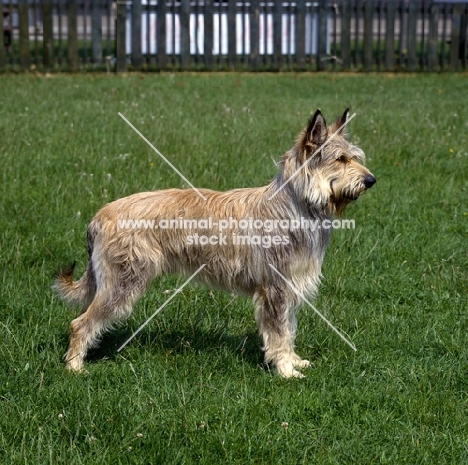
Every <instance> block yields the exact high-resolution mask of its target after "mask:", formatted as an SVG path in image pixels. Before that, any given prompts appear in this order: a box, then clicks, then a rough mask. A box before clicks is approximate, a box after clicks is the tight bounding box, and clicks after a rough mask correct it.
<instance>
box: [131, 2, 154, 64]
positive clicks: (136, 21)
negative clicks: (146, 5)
mask: <svg viewBox="0 0 468 465" xmlns="http://www.w3.org/2000/svg"><path fill="white" fill-rule="evenodd" d="M158 3H160V2H158ZM141 13H142V9H141V0H132V20H131V21H132V66H134V67H135V68H141V66H142V64H143V55H142V52H141ZM158 47H159V42H158Z"/></svg>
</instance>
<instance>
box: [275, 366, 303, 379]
mask: <svg viewBox="0 0 468 465" xmlns="http://www.w3.org/2000/svg"><path fill="white" fill-rule="evenodd" d="M276 369H277V371H278V374H279V375H281V376H282V377H283V378H304V375H303V374H302V373H301V372H300V371H297V370H295V369H294V365H293V364H292V363H283V364H281V365H277V367H276Z"/></svg>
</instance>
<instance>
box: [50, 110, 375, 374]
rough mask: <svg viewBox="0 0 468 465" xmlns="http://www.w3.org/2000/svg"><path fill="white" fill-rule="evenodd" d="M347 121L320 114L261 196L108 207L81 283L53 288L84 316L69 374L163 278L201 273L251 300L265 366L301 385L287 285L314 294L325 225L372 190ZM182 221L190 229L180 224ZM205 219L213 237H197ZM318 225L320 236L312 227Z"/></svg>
mask: <svg viewBox="0 0 468 465" xmlns="http://www.w3.org/2000/svg"><path fill="white" fill-rule="evenodd" d="M348 117H349V110H346V111H345V112H344V114H343V115H342V116H341V117H340V118H338V120H337V121H336V122H335V123H333V124H332V125H331V126H330V127H328V128H327V125H326V122H325V119H324V117H323V116H322V114H321V112H320V110H317V111H316V112H315V114H314V115H313V116H312V117H311V118H310V120H309V122H308V125H307V127H306V129H305V130H304V131H303V132H302V133H301V134H300V135H299V138H298V140H297V142H296V144H295V145H294V147H293V148H292V149H291V150H289V151H288V152H286V154H285V155H284V156H283V159H282V161H281V165H280V171H279V173H278V175H277V176H276V178H275V179H274V180H273V181H272V182H270V183H269V184H268V185H266V186H264V187H257V188H249V189H234V190H231V191H228V192H216V191H212V190H208V189H201V190H200V191H199V192H200V193H201V194H203V197H204V198H202V196H200V195H199V194H198V193H197V192H195V191H194V190H191V189H190V190H179V189H168V190H163V191H155V192H144V193H140V194H135V195H131V196H130V197H125V198H123V199H120V200H116V201H115V202H112V203H109V204H108V205H106V206H105V207H104V208H102V209H101V210H100V211H99V212H98V213H97V214H96V216H95V217H94V218H93V220H92V221H91V224H90V225H89V228H88V252H89V257H90V259H89V262H88V266H87V269H86V272H85V274H84V275H83V276H82V277H81V279H80V280H78V281H76V282H74V281H73V269H69V270H66V271H64V272H62V273H61V274H60V275H59V276H58V278H57V282H56V284H55V288H56V290H57V291H58V294H59V295H60V297H62V298H63V299H64V300H66V301H68V302H70V303H72V304H76V305H80V306H81V307H82V312H81V315H80V316H79V317H78V318H76V319H75V320H73V321H72V323H71V327H70V330H71V339H70V346H69V349H68V352H67V353H66V355H65V359H66V362H67V368H68V369H70V370H76V371H79V370H81V369H82V368H83V365H84V358H85V356H86V352H87V350H88V349H89V348H90V347H91V346H92V345H93V344H94V343H96V342H97V340H98V338H99V336H100V334H102V333H103V332H104V331H105V330H107V329H109V328H110V327H111V326H112V324H113V323H115V322H116V321H117V320H119V319H121V318H125V317H128V316H129V315H130V314H131V311H132V307H133V305H134V304H135V302H136V301H137V300H138V298H139V297H140V296H141V295H142V294H143V292H144V291H145V290H146V288H147V287H148V286H149V284H150V283H151V281H152V280H153V279H154V278H155V277H156V276H158V275H161V274H168V273H182V274H185V275H190V274H192V273H194V272H195V271H196V270H198V269H199V268H200V267H201V266H202V265H205V266H204V268H203V269H202V270H201V271H200V272H199V273H198V275H197V279H198V280H199V281H201V282H202V283H205V284H207V285H209V286H212V287H215V288H220V289H226V290H229V291H234V292H239V293H242V294H246V295H249V296H251V297H252V298H253V300H254V303H255V319H256V321H257V325H258V329H259V332H260V334H261V335H262V337H263V344H264V347H263V350H264V351H265V361H266V362H267V363H271V364H273V365H274V366H275V367H276V369H277V370H278V372H279V373H280V374H281V375H282V376H284V377H301V376H302V374H301V373H300V372H299V371H298V370H297V368H299V369H300V368H306V367H308V366H309V365H310V363H309V362H308V361H307V360H303V359H301V358H300V357H299V356H298V355H297V354H296V353H295V351H294V339H295V335H296V327H297V323H296V308H297V306H298V304H299V303H300V298H299V297H298V294H297V293H296V292H294V291H293V290H292V289H291V287H294V288H295V289H296V290H297V291H298V292H299V293H300V294H309V295H313V294H315V293H316V292H317V288H318V284H319V280H320V276H321V267H322V262H323V258H324V255H325V250H326V248H327V245H328V243H329V240H330V236H331V230H330V228H329V227H328V228H326V227H320V226H321V225H323V224H325V223H324V222H326V221H328V222H329V223H328V224H330V221H331V219H332V218H333V216H334V215H339V214H340V213H341V212H343V210H344V208H345V207H346V205H347V204H349V203H350V202H351V201H354V200H356V199H357V198H358V197H359V195H360V194H361V193H362V192H363V191H365V190H366V189H368V188H370V187H372V186H373V184H374V183H375V178H374V176H373V175H372V174H371V173H370V172H369V170H368V169H367V168H365V167H364V166H363V165H362V164H361V163H360V161H362V160H364V153H363V151H362V150H361V149H359V148H358V147H356V146H354V145H352V144H351V143H349V142H348V141H347V140H346V138H345V135H344V131H343V129H342V128H343V126H344V125H345V123H346V122H347V119H348ZM186 219H189V221H190V222H191V223H190V224H191V226H190V228H185V227H175V226H177V225H181V224H183V222H184V221H185V220H186ZM208 219H209V221H208ZM228 219H229V221H228ZM202 221H203V225H204V226H203V227H205V228H206V229H205V231H204V232H207V233H209V235H210V236H209V238H208V237H207V236H199V235H198V233H197V234H195V235H194V234H193V229H191V228H192V227H194V225H195V224H200V222H202ZM242 221H243V222H242ZM197 222H198V223H197ZM308 222H309V223H308ZM311 222H313V224H315V225H316V227H313V228H312V227H304V225H306V224H311ZM163 224H164V225H165V226H166V227H162V226H163ZM168 224H172V225H173V226H174V227H172V228H168V227H167V225H168ZM298 224H300V225H301V227H297V225H298ZM142 225H143V227H141V226H142ZM148 225H149V226H148ZM158 225H159V226H160V227H158ZM221 225H222V227H221ZM291 225H294V226H295V227H291ZM223 229H225V230H226V229H227V231H228V233H229V234H226V235H223ZM203 237H205V239H204V240H203ZM265 238H267V240H265Z"/></svg>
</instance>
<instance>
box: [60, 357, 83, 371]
mask: <svg viewBox="0 0 468 465" xmlns="http://www.w3.org/2000/svg"><path fill="white" fill-rule="evenodd" d="M65 360H66V362H67V364H66V366H65V368H66V369H67V371H69V372H71V373H83V372H85V371H86V370H85V369H84V361H83V359H82V358H79V357H74V358H71V359H70V360H67V356H66V355H65Z"/></svg>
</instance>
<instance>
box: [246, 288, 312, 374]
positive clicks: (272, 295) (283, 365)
mask: <svg viewBox="0 0 468 465" xmlns="http://www.w3.org/2000/svg"><path fill="white" fill-rule="evenodd" d="M292 300H293V299H290V298H289V294H288V293H287V292H286V291H285V290H282V289H280V288H279V287H277V286H271V287H263V288H261V289H260V290H258V291H257V292H256V294H255V295H254V301H255V304H256V309H255V319H256V321H257V325H258V329H259V332H260V334H261V335H262V337H263V344H264V347H263V350H264V351H265V362H266V363H272V364H273V365H274V366H275V367H276V369H277V370H278V373H279V374H280V375H281V376H284V377H285V378H291V377H296V378H302V377H303V375H302V374H301V373H300V372H299V371H297V370H296V369H295V367H298V368H305V367H308V366H309V365H310V363H309V362H308V361H307V360H301V358H300V357H299V356H298V355H297V354H296V353H295V352H294V340H295V337H296V327H297V323H296V317H295V311H294V304H293V302H292Z"/></svg>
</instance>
